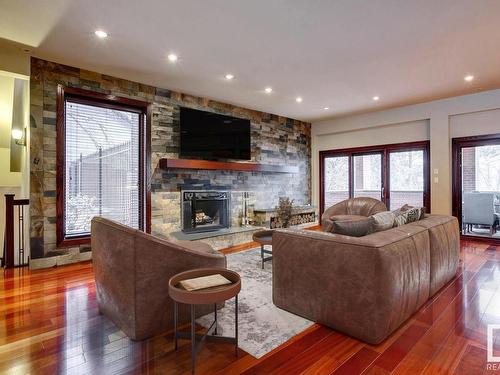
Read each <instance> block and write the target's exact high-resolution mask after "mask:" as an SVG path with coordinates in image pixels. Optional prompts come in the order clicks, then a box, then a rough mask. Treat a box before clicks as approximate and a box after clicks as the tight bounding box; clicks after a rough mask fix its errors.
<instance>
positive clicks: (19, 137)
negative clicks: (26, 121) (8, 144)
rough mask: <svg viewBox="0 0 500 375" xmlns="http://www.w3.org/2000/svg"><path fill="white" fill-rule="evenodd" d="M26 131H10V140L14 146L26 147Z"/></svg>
mask: <svg viewBox="0 0 500 375" xmlns="http://www.w3.org/2000/svg"><path fill="white" fill-rule="evenodd" d="M25 135H26V130H21V129H12V138H13V139H14V141H15V142H16V145H19V146H26V137H25Z"/></svg>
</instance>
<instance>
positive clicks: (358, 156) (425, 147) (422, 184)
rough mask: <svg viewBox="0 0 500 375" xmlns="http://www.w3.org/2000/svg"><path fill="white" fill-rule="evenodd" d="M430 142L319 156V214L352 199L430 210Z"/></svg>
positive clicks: (354, 149) (325, 153)
mask: <svg viewBox="0 0 500 375" xmlns="http://www.w3.org/2000/svg"><path fill="white" fill-rule="evenodd" d="M428 151H429V142H427V141H426V142H413V143H403V144H392V145H383V146H373V147H360V148H352V149H343V150H331V151H321V152H320V180H321V181H320V189H321V191H320V211H321V212H324V210H325V209H326V208H328V207H330V206H332V205H334V204H335V203H338V202H341V201H343V200H345V199H348V198H352V197H371V198H375V199H380V200H382V201H383V202H384V203H385V204H386V205H387V207H389V209H391V210H393V209H396V208H399V207H401V206H402V205H404V204H410V205H413V206H424V207H426V208H427V211H429V210H430V194H429V190H430V187H429V152H428Z"/></svg>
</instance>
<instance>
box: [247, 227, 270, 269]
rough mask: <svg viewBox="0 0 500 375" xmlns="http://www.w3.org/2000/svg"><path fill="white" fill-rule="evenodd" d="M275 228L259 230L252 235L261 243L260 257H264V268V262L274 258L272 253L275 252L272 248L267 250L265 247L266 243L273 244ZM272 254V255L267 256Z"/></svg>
mask: <svg viewBox="0 0 500 375" xmlns="http://www.w3.org/2000/svg"><path fill="white" fill-rule="evenodd" d="M273 233H274V230H273V229H265V230H259V231H258V232H255V233H254V234H253V235H252V239H253V240H254V241H255V242H257V243H258V244H260V258H261V259H262V269H264V262H267V261H269V260H271V259H273V257H272V254H273V252H272V251H271V250H267V249H265V248H264V246H265V245H272V244H273ZM266 254H267V255H271V256H267V257H266Z"/></svg>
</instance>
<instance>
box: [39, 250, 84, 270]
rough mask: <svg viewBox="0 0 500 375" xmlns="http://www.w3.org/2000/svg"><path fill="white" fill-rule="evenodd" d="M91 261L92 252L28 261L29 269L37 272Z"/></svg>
mask: <svg viewBox="0 0 500 375" xmlns="http://www.w3.org/2000/svg"><path fill="white" fill-rule="evenodd" d="M91 259H92V251H85V252H82V253H70V254H62V255H55V256H53V257H45V258H36V259H30V269H32V270H39V269H43V268H51V267H56V266H63V265H66V264H72V263H79V262H86V261H89V260H91Z"/></svg>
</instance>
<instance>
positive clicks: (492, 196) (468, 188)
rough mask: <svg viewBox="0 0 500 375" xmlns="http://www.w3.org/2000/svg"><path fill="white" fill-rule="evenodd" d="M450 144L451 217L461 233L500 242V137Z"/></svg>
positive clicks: (457, 140)
mask: <svg viewBox="0 0 500 375" xmlns="http://www.w3.org/2000/svg"><path fill="white" fill-rule="evenodd" d="M452 144H453V214H454V215H455V216H456V217H458V219H459V221H460V230H461V234H462V236H464V237H473V238H483V239H484V238H486V239H491V240H493V241H495V242H496V241H498V242H500V134H492V135H486V136H475V137H464V138H454V139H453V141H452Z"/></svg>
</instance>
